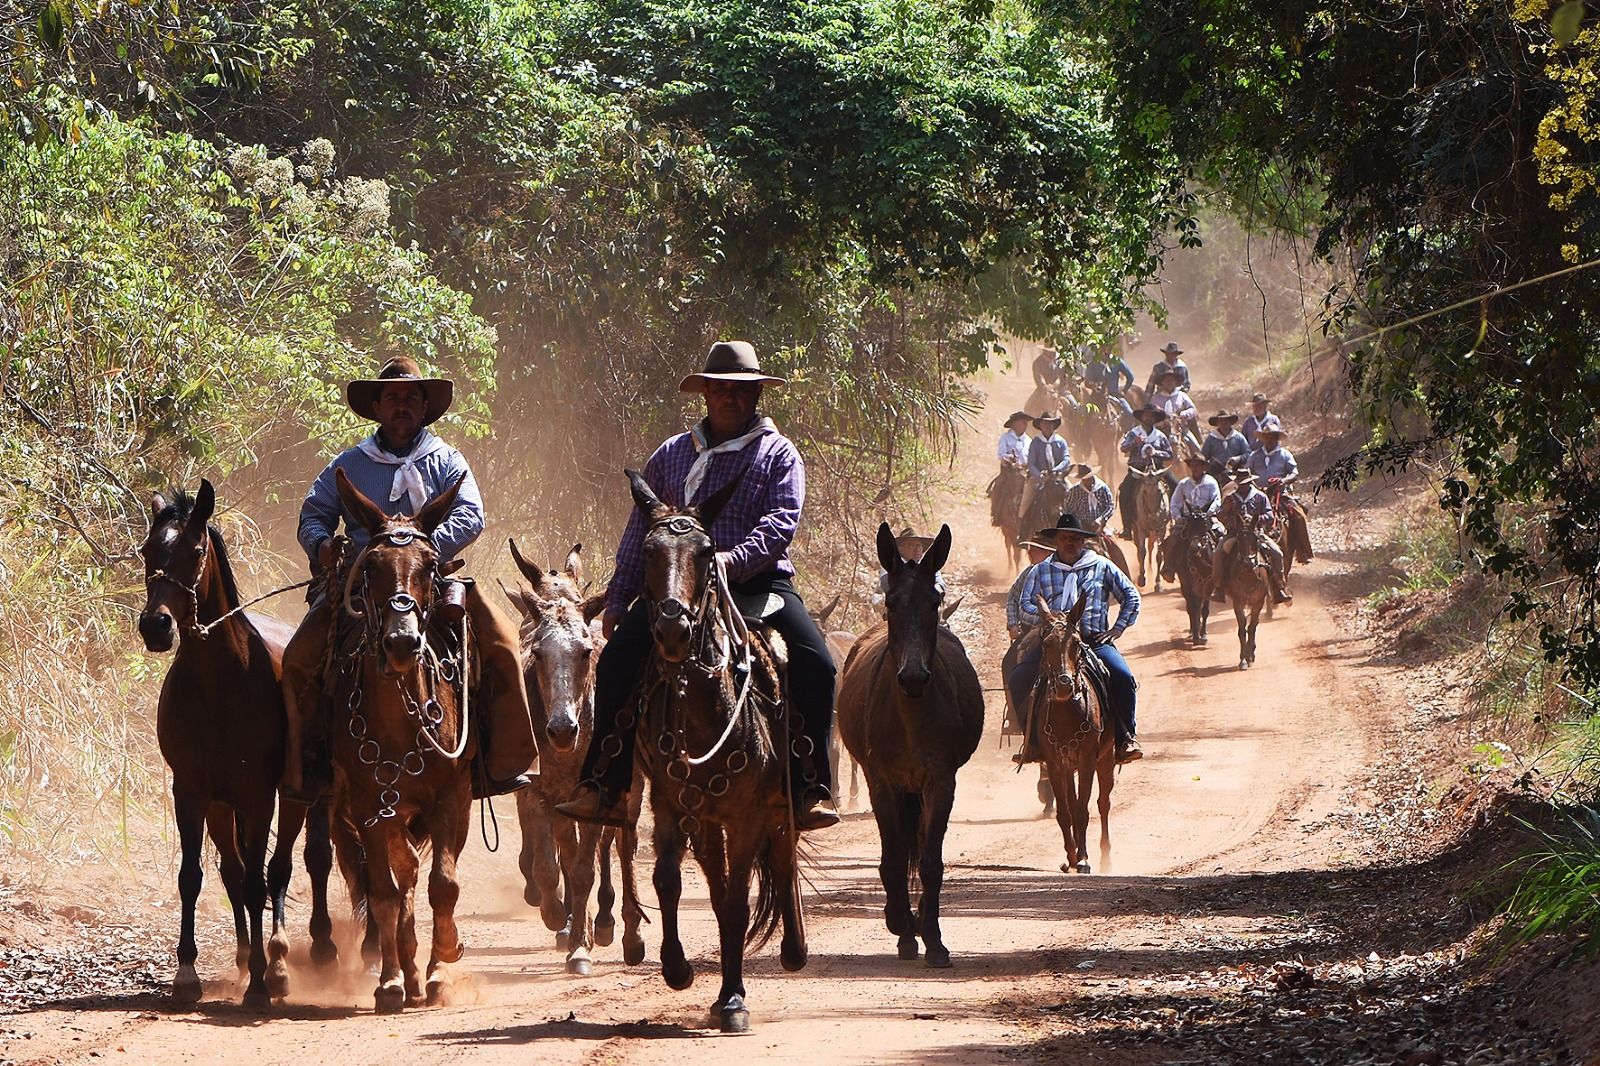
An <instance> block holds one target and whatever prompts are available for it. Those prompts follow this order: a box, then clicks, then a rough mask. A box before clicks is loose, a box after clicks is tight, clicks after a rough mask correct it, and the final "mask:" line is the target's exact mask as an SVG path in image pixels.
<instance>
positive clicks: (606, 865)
mask: <svg viewBox="0 0 1600 1066" xmlns="http://www.w3.org/2000/svg"><path fill="white" fill-rule="evenodd" d="M601 829H602V832H601V833H600V839H599V841H598V843H597V845H596V848H595V873H596V874H597V875H598V876H599V879H600V881H599V885H600V887H599V888H598V889H596V890H595V894H594V899H595V916H594V942H595V944H596V945H597V946H599V947H602V948H604V947H610V946H611V942H612V941H613V940H615V939H616V936H617V916H616V912H615V909H614V908H615V907H616V905H617V886H616V883H615V882H614V881H612V879H611V851H612V848H613V847H614V846H615V845H616V842H617V830H616V827H615V826H609V825H608V826H602V827H601Z"/></svg>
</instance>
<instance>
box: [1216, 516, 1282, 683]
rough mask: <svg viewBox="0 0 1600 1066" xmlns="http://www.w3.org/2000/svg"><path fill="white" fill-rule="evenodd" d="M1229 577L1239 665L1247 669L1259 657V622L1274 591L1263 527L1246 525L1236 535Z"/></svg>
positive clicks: (1228, 583) (1229, 592) (1228, 584)
mask: <svg viewBox="0 0 1600 1066" xmlns="http://www.w3.org/2000/svg"><path fill="white" fill-rule="evenodd" d="M1226 577H1227V580H1226V585H1227V589H1228V599H1229V600H1231V601H1232V603H1233V616H1234V617H1235V618H1236V619H1238V621H1239V669H1241V670H1248V669H1250V667H1251V666H1252V665H1253V664H1254V663H1255V661H1256V624H1257V623H1258V622H1260V620H1261V608H1262V607H1263V606H1265V604H1266V602H1267V599H1268V597H1269V595H1270V594H1271V591H1272V585H1271V582H1270V579H1269V578H1268V570H1267V560H1266V558H1265V550H1264V549H1263V548H1262V547H1261V531H1260V530H1258V529H1254V528H1251V529H1247V530H1245V531H1244V532H1243V533H1240V534H1239V536H1238V537H1237V538H1236V539H1235V541H1234V548H1233V557H1232V558H1231V559H1229V560H1228V571H1227V575H1226Z"/></svg>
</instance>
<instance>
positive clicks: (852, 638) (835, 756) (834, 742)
mask: <svg viewBox="0 0 1600 1066" xmlns="http://www.w3.org/2000/svg"><path fill="white" fill-rule="evenodd" d="M1011 513H1012V514H1013V515H1015V514H1016V513H1017V501H1016V500H1012V501H1011ZM842 598H843V597H842V596H839V595H835V596H834V597H833V602H831V603H829V604H828V606H826V607H824V608H823V609H822V610H820V611H812V612H811V617H812V619H814V620H815V621H816V623H817V628H818V629H820V630H822V638H823V639H824V640H826V641H827V642H828V654H829V655H830V656H832V657H833V661H834V662H836V663H842V662H844V661H845V660H846V659H848V658H849V657H850V649H851V648H853V647H855V646H856V635H855V634H854V633H852V632H850V631H849V630H848V629H829V628H828V619H829V617H831V616H832V615H833V612H834V611H835V610H836V609H837V608H838V606H839V601H840V600H841V599H842ZM838 695H839V694H838V690H837V688H836V689H835V690H834V704H835V706H837V704H838V702H839V700H838ZM828 744H829V748H830V750H829V752H828V761H829V763H830V765H832V767H833V778H832V780H833V782H834V785H833V789H834V793H835V803H836V804H837V805H838V808H839V810H840V811H841V812H843V811H844V810H845V809H846V807H847V806H848V807H853V806H855V804H856V801H857V800H858V799H859V798H860V797H861V764H860V763H858V762H856V761H855V760H854V759H850V798H849V802H848V803H845V802H844V801H843V795H842V789H843V782H844V776H843V775H842V774H841V773H840V771H841V770H842V769H843V768H844V766H843V764H844V761H845V760H846V759H849V753H848V752H846V751H845V750H844V742H843V741H841V740H840V739H839V716H838V715H837V714H835V715H834V716H833V734H832V735H831V736H830V737H829V738H828Z"/></svg>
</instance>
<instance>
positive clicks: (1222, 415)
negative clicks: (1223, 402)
mask: <svg viewBox="0 0 1600 1066" xmlns="http://www.w3.org/2000/svg"><path fill="white" fill-rule="evenodd" d="M1230 421H1231V422H1233V423H1235V424H1237V423H1238V421H1239V416H1238V415H1236V414H1234V413H1232V412H1231V411H1218V412H1217V413H1216V414H1214V415H1212V416H1211V417H1210V418H1208V419H1206V422H1207V424H1209V425H1213V426H1220V425H1221V424H1222V423H1224V422H1230Z"/></svg>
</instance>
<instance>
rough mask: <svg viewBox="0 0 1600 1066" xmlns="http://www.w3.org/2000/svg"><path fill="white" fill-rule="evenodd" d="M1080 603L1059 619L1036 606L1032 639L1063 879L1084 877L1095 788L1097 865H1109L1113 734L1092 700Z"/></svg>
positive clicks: (1040, 724) (1082, 604) (1044, 607)
mask: <svg viewBox="0 0 1600 1066" xmlns="http://www.w3.org/2000/svg"><path fill="white" fill-rule="evenodd" d="M1087 603H1088V601H1087V600H1084V599H1080V600H1078V602H1077V604H1076V605H1075V606H1074V607H1073V608H1072V610H1070V611H1068V612H1067V613H1065V614H1062V613H1060V612H1057V611H1052V610H1051V609H1050V605H1049V604H1048V603H1046V602H1045V601H1044V599H1043V598H1042V597H1041V598H1040V600H1039V618H1040V639H1041V640H1042V642H1043V644H1044V656H1043V658H1041V659H1040V661H1039V676H1040V677H1042V678H1044V679H1045V683H1044V684H1043V685H1041V686H1039V688H1038V689H1037V691H1036V695H1035V696H1034V699H1035V700H1036V701H1037V702H1036V704H1035V711H1034V717H1035V719H1036V721H1037V722H1038V725H1036V726H1035V728H1036V729H1037V730H1038V733H1037V735H1038V736H1039V738H1040V739H1041V741H1042V744H1041V745H1040V748H1041V754H1042V755H1043V756H1044V765H1045V769H1046V772H1047V773H1048V774H1049V778H1050V788H1051V791H1052V792H1053V793H1054V794H1055V795H1056V797H1057V798H1058V801H1059V802H1058V803H1057V804H1056V824H1057V825H1059V826H1060V827H1061V840H1062V843H1063V844H1064V845H1065V846H1066V849H1067V861H1066V862H1064V863H1062V864H1061V870H1062V872H1063V873H1073V872H1076V873H1080V874H1086V873H1089V872H1090V868H1089V796H1090V793H1091V792H1092V790H1093V788H1094V784H1095V779H1096V778H1097V777H1098V778H1099V781H1100V865H1101V867H1102V868H1106V867H1109V866H1110V865H1111V788H1112V786H1113V785H1114V784H1115V783H1116V769H1117V758H1116V744H1115V731H1114V730H1113V729H1112V727H1111V725H1110V723H1108V722H1107V721H1106V716H1105V708H1104V707H1103V706H1102V705H1101V702H1100V694H1099V692H1098V690H1097V689H1096V688H1095V686H1094V685H1093V684H1092V683H1091V681H1090V678H1089V670H1088V668H1087V666H1086V665H1085V664H1086V663H1087V661H1088V658H1089V657H1090V656H1091V655H1092V654H1093V653H1092V652H1090V651H1089V650H1088V649H1087V648H1086V647H1084V644H1083V638H1082V637H1081V636H1080V635H1079V633H1078V622H1079V621H1080V620H1081V619H1082V617H1083V609H1084V607H1085V605H1086V604H1087Z"/></svg>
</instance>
